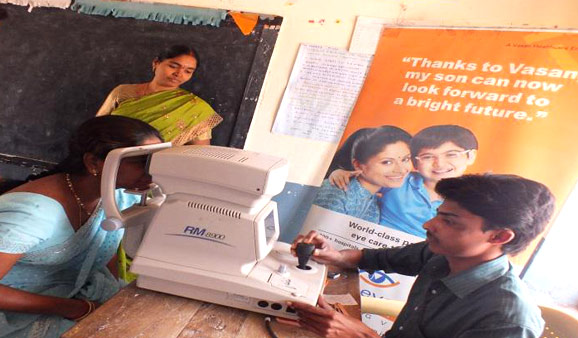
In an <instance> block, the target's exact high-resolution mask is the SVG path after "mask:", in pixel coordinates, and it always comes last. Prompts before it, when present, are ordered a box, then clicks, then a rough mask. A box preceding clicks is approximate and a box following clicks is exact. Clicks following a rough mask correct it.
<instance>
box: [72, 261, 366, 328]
mask: <svg viewBox="0 0 578 338" xmlns="http://www.w3.org/2000/svg"><path fill="white" fill-rule="evenodd" d="M346 293H349V294H351V295H352V296H353V298H354V299H355V300H356V301H357V302H358V303H359V280H358V278H357V272H356V271H347V272H341V276H340V277H339V278H337V279H335V280H330V281H329V283H328V285H327V287H326V289H325V294H337V295H342V294H346ZM345 309H346V311H347V313H348V314H350V315H352V316H355V317H356V318H361V313H360V309H359V306H358V305H356V306H345ZM265 317H266V316H265V315H263V314H258V313H254V312H248V311H244V310H240V309H235V308H230V307H226V306H221V305H216V304H209V303H203V302H200V301H196V300H193V299H187V298H182V297H177V296H173V295H168V294H164V293H160V292H155V291H149V290H145V289H140V288H137V287H136V285H135V284H134V283H133V284H130V285H129V286H127V287H126V288H124V289H123V290H121V291H120V292H119V293H118V294H117V295H115V296H114V297H113V298H112V299H111V300H109V301H108V302H106V303H105V304H103V305H102V306H101V307H99V308H98V309H97V310H96V311H95V312H94V313H93V314H92V315H90V316H88V317H87V318H86V319H84V320H83V321H81V322H80V323H79V324H77V325H76V326H74V327H73V328H72V329H70V330H69V331H68V332H66V333H65V334H64V335H63V336H62V337H63V338H73V337H74V338H77V337H78V338H81V337H82V338H85V337H107V338H108V337H144V338H148V337H151V338H153V337H154V338H156V337H162V338H174V337H178V338H185V337H237V338H254V337H267V336H268V335H269V334H268V332H267V330H266V327H265V321H264V318H265ZM271 325H272V327H273V330H274V331H275V333H276V334H277V335H278V336H279V337H284V338H310V337H317V336H316V335H315V334H313V333H311V332H309V331H305V330H302V329H300V328H297V327H293V326H288V325H284V324H280V323H277V322H275V321H273V322H272V324H271Z"/></svg>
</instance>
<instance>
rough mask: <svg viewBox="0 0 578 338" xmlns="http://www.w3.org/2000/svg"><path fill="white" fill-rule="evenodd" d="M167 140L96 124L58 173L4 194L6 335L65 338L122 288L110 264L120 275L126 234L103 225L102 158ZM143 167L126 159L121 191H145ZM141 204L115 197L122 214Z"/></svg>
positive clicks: (127, 122) (101, 120)
mask: <svg viewBox="0 0 578 338" xmlns="http://www.w3.org/2000/svg"><path fill="white" fill-rule="evenodd" d="M161 141H162V138H161V136H160V134H159V132H158V131H157V130H156V129H154V128H153V127H151V126H150V125H148V124H146V123H144V122H142V121H139V120H135V119H131V118H127V117H123V116H105V117H97V118H92V119H90V120H88V121H86V122H84V123H83V124H82V125H81V126H80V127H79V128H78V129H77V131H76V133H75V134H74V135H73V137H72V138H71V139H70V141H69V153H68V157H66V158H65V159H64V160H63V161H62V162H60V164H58V165H57V167H56V169H55V170H54V172H52V173H50V174H47V175H45V176H43V177H41V178H37V179H35V180H33V181H29V182H27V183H24V184H23V185H20V186H18V187H16V188H14V189H12V190H10V191H8V192H7V193H5V194H3V195H1V196H0V337H60V335H61V334H62V333H64V332H65V331H66V330H67V329H69V328H70V327H72V326H73V325H74V324H75V322H77V321H79V320H81V319H83V318H85V317H86V316H88V315H89V314H90V313H91V312H92V311H93V310H94V309H95V308H96V307H97V306H98V305H99V304H100V303H102V302H104V301H106V300H108V299H109V298H110V297H111V296H113V295H114V294H115V293H116V292H117V291H118V290H119V288H120V287H121V286H122V285H121V283H120V282H119V281H118V280H117V279H116V278H115V277H114V276H113V274H112V273H111V271H110V270H109V269H108V267H107V265H109V264H111V265H110V266H111V268H112V269H114V264H112V263H114V262H115V261H116V259H113V257H114V255H115V252H116V250H117V248H118V245H119V243H120V240H121V238H122V236H123V231H122V230H118V231H105V230H103V229H102V228H101V227H100V223H101V221H102V220H103V218H104V212H103V210H102V207H101V200H100V181H101V173H102V169H103V165H104V160H105V158H106V155H107V154H108V152H110V151H111V150H113V149H115V148H120V147H130V146H137V145H146V144H153V143H159V142H161ZM145 163H146V158H144V161H143V158H142V157H131V158H127V159H124V160H123V161H122V162H121V165H120V167H119V171H118V176H117V188H126V189H147V188H148V187H149V184H150V182H151V177H150V176H149V175H148V174H147V173H146V171H145ZM138 199H139V198H138V197H137V196H136V195H127V194H124V193H122V192H121V190H120V189H118V190H117V191H116V200H117V203H118V206H119V208H120V209H124V208H126V207H129V206H131V205H132V204H134V203H136V202H138Z"/></svg>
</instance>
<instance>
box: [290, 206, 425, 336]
mask: <svg viewBox="0 0 578 338" xmlns="http://www.w3.org/2000/svg"><path fill="white" fill-rule="evenodd" d="M311 230H315V231H317V232H318V233H319V234H320V235H321V236H323V237H325V238H326V239H327V240H328V241H329V244H330V245H331V246H332V247H333V248H335V249H338V250H343V249H359V250H361V249H365V248H369V249H378V248H392V247H398V246H405V245H408V244H411V243H416V242H421V241H423V238H420V237H417V236H413V235H410V234H407V233H405V232H402V231H398V230H394V229H391V228H388V227H386V226H383V225H379V224H375V223H371V222H367V221H365V220H363V219H360V218H356V217H352V216H348V215H345V214H341V213H338V212H335V211H332V210H329V209H325V208H322V207H320V206H317V205H312V206H311V209H310V210H309V213H308V214H307V219H305V222H304V223H303V228H302V229H301V233H302V234H306V233H308V232H309V231H311ZM414 280H415V278H414V277H411V276H403V275H398V274H396V273H385V272H383V271H372V272H371V273H370V272H367V271H364V270H360V271H359V290H360V292H361V296H364V297H374V298H385V299H393V300H400V301H406V299H407V295H408V294H409V291H410V289H411V286H412V285H413V282H414ZM363 317H364V318H363V321H364V323H366V324H367V325H370V327H372V328H373V329H375V330H377V331H378V333H379V334H383V333H385V331H387V330H388V329H389V328H390V327H391V325H392V323H393V321H392V318H384V317H381V316H374V315H370V314H364V316H363Z"/></svg>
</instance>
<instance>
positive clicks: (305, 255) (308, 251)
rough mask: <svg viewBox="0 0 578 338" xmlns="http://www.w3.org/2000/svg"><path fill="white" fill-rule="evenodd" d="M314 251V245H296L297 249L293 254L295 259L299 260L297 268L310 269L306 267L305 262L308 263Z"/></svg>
mask: <svg viewBox="0 0 578 338" xmlns="http://www.w3.org/2000/svg"><path fill="white" fill-rule="evenodd" d="M314 250H315V244H311V243H297V247H296V248H295V252H296V253H297V259H298V260H299V265H297V268H299V269H301V270H310V269H311V267H310V266H308V265H307V262H309V258H310V257H311V255H312V254H313V251H314Z"/></svg>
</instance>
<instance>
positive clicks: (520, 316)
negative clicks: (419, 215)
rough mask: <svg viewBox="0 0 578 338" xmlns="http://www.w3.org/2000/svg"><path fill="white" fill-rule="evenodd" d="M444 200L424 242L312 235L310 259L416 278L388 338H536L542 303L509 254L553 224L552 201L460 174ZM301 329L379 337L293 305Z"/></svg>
mask: <svg viewBox="0 0 578 338" xmlns="http://www.w3.org/2000/svg"><path fill="white" fill-rule="evenodd" d="M436 192H437V193H438V194H439V195H440V196H442V197H443V199H444V202H443V204H442V205H441V206H440V207H439V208H438V212H437V215H436V216H435V217H434V218H433V219H431V220H430V221H428V222H426V223H425V224H424V225H423V227H424V228H425V229H426V232H427V240H426V241H425V242H422V243H416V244H412V245H408V246H406V247H400V248H393V249H371V250H369V249H365V250H342V251H337V250H335V249H333V248H331V247H330V246H329V244H328V242H327V241H326V240H325V239H324V238H323V237H322V236H321V235H319V234H317V233H316V232H314V231H312V232H310V233H309V234H307V235H306V236H299V237H298V238H297V239H296V240H295V242H294V243H293V246H295V245H296V244H297V243H298V242H308V243H314V244H315V245H316V247H317V249H316V250H315V252H314V255H313V259H315V260H316V261H318V262H321V263H326V264H332V265H337V266H341V267H344V268H357V267H359V268H362V269H365V270H367V269H375V270H385V271H386V272H396V273H399V274H404V275H410V276H418V277H417V279H416V281H415V283H414V285H413V287H412V289H411V292H410V294H409V297H408V300H407V303H406V305H405V306H404V308H403V310H402V311H401V313H400V314H399V316H398V317H397V320H396V321H395V323H394V325H393V327H392V329H391V330H390V331H388V332H386V334H385V337H388V338H390V337H406V338H420V337H430V338H434V337H439V338H451V337H458V338H488V337H495V338H511V337H528V338H530V337H532V338H534V337H539V336H540V334H541V333H542V330H543V327H544V321H543V320H542V318H541V316H540V310H539V308H538V306H537V305H536V304H535V303H533V301H532V299H531V297H530V296H529V295H528V292H527V291H526V289H525V287H524V285H523V283H522V281H521V280H520V279H519V278H518V276H517V275H516V274H515V273H514V271H512V266H511V265H510V263H509V262H508V258H507V256H506V255H507V254H509V255H514V254H517V253H519V252H520V251H522V250H523V249H524V248H525V247H526V246H527V245H528V244H529V243H530V242H531V241H532V240H533V239H534V238H535V237H536V236H537V235H538V234H540V233H541V232H542V231H543V230H544V228H545V226H546V225H547V223H548V222H549V220H550V218H551V216H552V214H553V212H554V197H553V195H552V194H551V192H550V191H549V190H548V188H547V187H546V186H544V185H543V184H540V183H537V182H534V181H531V180H527V179H524V178H521V177H518V176H512V175H466V176H461V177H457V178H449V179H444V180H442V181H440V182H439V183H438V184H437V185H436ZM291 305H292V306H293V307H294V308H295V309H296V310H297V314H298V315H299V324H300V325H301V326H302V327H304V328H307V329H309V330H311V331H313V332H316V333H317V334H319V335H321V336H324V337H378V335H377V333H376V332H374V331H373V330H371V329H370V328H369V327H367V326H365V325H364V324H362V323H361V322H360V321H359V320H356V319H354V318H352V317H349V316H346V315H343V314H340V313H337V312H335V311H334V310H333V309H332V308H331V307H330V306H329V305H328V304H327V303H326V302H325V301H324V300H323V297H320V299H319V303H318V307H314V306H310V305H307V304H302V303H291Z"/></svg>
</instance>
